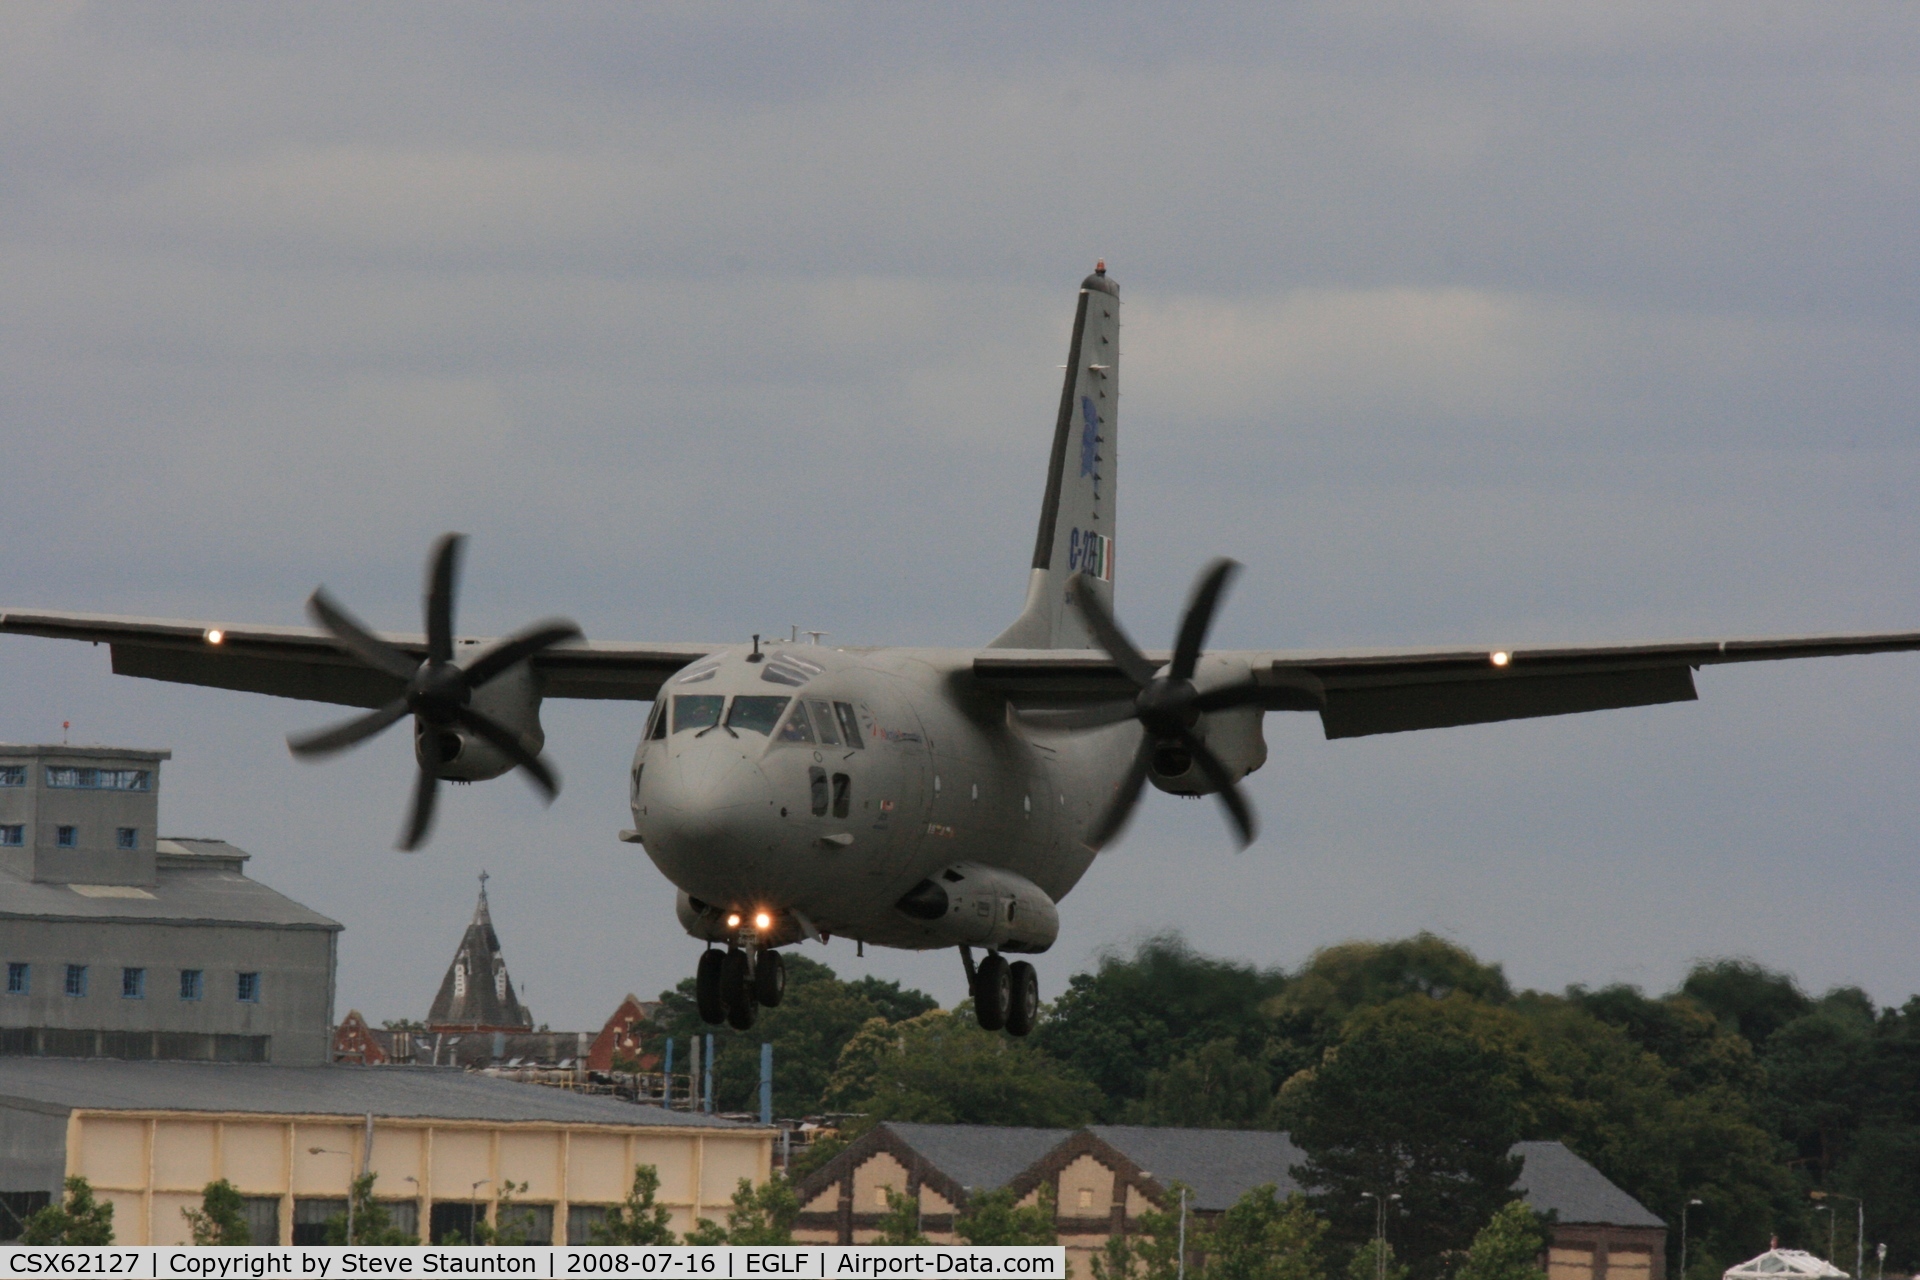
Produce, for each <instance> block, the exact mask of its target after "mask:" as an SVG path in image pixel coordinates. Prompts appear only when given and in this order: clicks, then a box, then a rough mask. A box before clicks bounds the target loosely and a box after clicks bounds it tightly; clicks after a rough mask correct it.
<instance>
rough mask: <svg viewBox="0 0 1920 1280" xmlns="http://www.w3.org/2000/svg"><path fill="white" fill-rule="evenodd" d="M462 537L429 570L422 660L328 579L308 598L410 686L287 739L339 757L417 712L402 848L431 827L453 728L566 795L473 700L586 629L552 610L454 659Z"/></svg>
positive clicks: (297, 750)
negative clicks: (347, 605) (333, 590)
mask: <svg viewBox="0 0 1920 1280" xmlns="http://www.w3.org/2000/svg"><path fill="white" fill-rule="evenodd" d="M465 542H466V537H465V535H463V534H458V533H447V534H442V535H441V536H440V538H439V540H438V541H436V542H435V543H434V544H433V551H432V553H431V555H430V556H429V559H428V568H427V598H426V612H427V656H426V660H425V661H416V660H415V658H414V657H413V655H411V654H409V653H406V652H404V651H402V650H400V649H396V648H395V647H393V646H392V645H390V644H388V643H387V642H386V641H384V640H382V639H380V638H379V637H378V636H376V635H374V634H373V633H372V632H371V631H369V630H368V629H367V628H366V627H365V626H364V625H363V624H362V623H361V622H360V621H359V620H358V619H356V618H355V617H354V616H353V615H352V614H350V613H348V612H347V611H346V610H345V609H343V608H341V607H340V605H339V604H337V603H336V602H335V601H334V599H333V597H331V596H329V595H328V594H327V590H326V588H325V587H321V588H319V589H318V590H316V591H315V592H314V593H313V595H312V596H311V597H309V598H308V600H307V613H308V615H309V616H311V617H312V618H313V620H314V621H315V622H316V623H318V624H319V625H320V626H322V627H324V628H325V629H326V630H327V631H328V632H329V633H330V634H331V635H332V636H333V638H334V639H335V640H336V641H337V642H338V643H339V645H340V647H341V648H343V649H345V650H346V651H347V652H348V653H350V654H352V655H353V656H354V657H356V658H358V659H359V660H360V661H361V662H362V663H364V664H366V665H367V666H369V667H372V668H373V669H374V670H375V671H379V672H381V673H383V674H385V675H389V676H392V677H393V678H394V679H395V680H399V681H401V682H403V684H404V685H405V689H404V691H403V692H402V693H401V695H400V696H399V697H397V698H395V699H394V700H393V701H392V702H389V703H387V704H386V705H385V706H383V707H381V708H379V709H378V710H376V711H371V712H369V713H367V714H366V715H364V716H356V717H354V718H353V719H351V720H347V721H343V722H342V723H340V724H337V725H334V726H333V727H331V728H328V729H322V730H319V731H318V732H315V733H308V734H289V735H288V736H287V746H288V747H289V748H290V749H291V750H292V751H293V754H294V755H296V756H301V757H307V758H317V757H320V756H328V755H332V754H333V753H335V752H337V751H344V750H345V749H346V748H348V747H351V746H355V745H358V744H359V743H361V742H364V741H366V740H367V739H368V738H371V737H373V736H374V735H375V734H378V733H380V732H381V731H382V730H384V729H386V728H387V727H388V726H390V725H392V724H394V723H395V722H396V721H398V720H399V719H400V718H401V717H402V716H405V715H407V714H409V713H411V714H412V715H413V718H414V721H415V724H416V726H417V729H418V732H417V733H416V735H415V738H416V742H417V744H418V746H417V753H418V756H419V760H420V774H419V777H418V778H416V779H415V781H414V787H413V804H412V807H411V810H410V812H409V814H408V817H407V825H406V829H405V831H404V832H402V834H401V837H400V844H399V847H400V848H401V849H403V850H406V851H408V852H412V851H413V850H415V849H417V848H419V847H420V845H421V844H422V843H423V842H424V841H425V840H426V838H427V832H428V831H429V830H430V829H431V828H432V826H433V810H434V802H435V800H436V799H437V798H438V794H439V788H440V774H439V772H438V769H439V768H440V767H442V766H444V765H445V764H446V763H447V759H446V757H445V756H444V755H443V754H442V753H443V751H444V747H443V745H442V738H443V734H445V733H446V732H448V731H451V730H453V729H456V728H459V729H465V730H466V731H467V732H469V733H471V734H473V735H474V736H475V737H477V738H481V739H484V740H485V741H486V742H487V743H488V744H489V745H491V746H492V747H494V748H495V749H496V750H498V751H499V752H500V754H501V755H503V756H505V757H506V758H507V759H509V760H511V761H512V762H513V763H514V764H515V765H517V766H518V767H520V768H522V769H524V770H526V772H527V776H528V777H529V778H531V779H532V780H533V783H534V786H535V787H537V788H538V789H539V791H540V793H541V794H542V795H543V796H544V797H545V798H546V800H547V801H548V803H551V802H552V801H553V798H554V797H555V796H557V795H559V794H560V779H559V778H558V777H557V776H556V775H555V774H554V771H553V768H552V766H550V765H549V764H547V762H546V761H544V760H542V759H541V758H540V757H539V756H538V755H536V754H535V753H533V752H531V751H529V750H527V748H526V747H525V745H523V744H522V742H521V740H520V735H518V734H516V733H514V732H513V730H511V729H509V728H507V727H506V726H505V725H503V724H501V723H500V722H499V721H497V720H495V719H493V718H492V717H491V716H487V715H484V714H482V713H481V712H479V711H476V710H474V708H473V707H472V705H470V704H471V703H472V701H473V695H474V691H475V690H477V689H480V688H482V687H483V686H485V685H486V684H488V683H489V682H491V681H492V680H494V679H495V678H497V677H498V676H500V675H501V674H503V673H504V672H506V671H507V670H508V669H509V668H511V667H513V666H515V665H517V664H518V663H521V662H524V661H526V660H527V659H528V658H531V657H533V656H534V655H535V654H537V653H539V652H541V651H542V650H544V649H548V648H551V647H552V646H554V645H556V644H559V643H561V642H562V641H565V640H573V639H577V638H579V636H580V628H579V627H577V626H575V625H574V624H573V623H572V622H569V621H568V620H566V619H564V618H550V619H547V620H546V621H544V622H536V623H534V624H533V625H532V626H530V627H527V628H525V629H524V630H522V631H520V632H517V633H516V634H514V635H511V636H508V637H507V638H506V639H504V640H501V641H499V642H497V643H495V644H494V645H492V646H491V647H489V648H487V649H485V650H483V651H482V652H481V653H480V654H479V655H478V656H477V657H475V658H474V659H473V661H471V662H469V663H467V664H466V665H465V666H461V665H459V664H457V663H456V662H454V660H453V597H454V580H455V578H456V577H458V575H459V569H460V550H461V547H462V545H463V544H464V543H465Z"/></svg>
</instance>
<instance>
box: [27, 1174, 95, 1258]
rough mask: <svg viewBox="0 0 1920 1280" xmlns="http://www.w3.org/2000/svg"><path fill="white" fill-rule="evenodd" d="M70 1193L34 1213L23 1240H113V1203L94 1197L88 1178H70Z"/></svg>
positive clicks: (68, 1181)
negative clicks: (58, 1201) (62, 1199)
mask: <svg viewBox="0 0 1920 1280" xmlns="http://www.w3.org/2000/svg"><path fill="white" fill-rule="evenodd" d="M66 1192H67V1197H66V1199H65V1200H64V1201H62V1202H61V1203H59V1204H50V1205H48V1206H47V1207H46V1208H44V1209H41V1210H39V1211H37V1212H36V1213H34V1214H33V1215H31V1216H30V1217H29V1218H28V1219H27V1221H26V1224H25V1225H24V1226H23V1227H22V1228H21V1229H20V1243H21V1244H112V1243H113V1206H112V1205H111V1204H108V1203H106V1202H105V1201H101V1200H95V1199H94V1198H93V1187H92V1186H91V1185H90V1184H89V1183H88V1182H87V1180H86V1179H85V1178H68V1179H67V1181H66Z"/></svg>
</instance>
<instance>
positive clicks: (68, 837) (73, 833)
mask: <svg viewBox="0 0 1920 1280" xmlns="http://www.w3.org/2000/svg"><path fill="white" fill-rule="evenodd" d="M53 842H54V843H55V844H57V845H59V846H60V847H61V848H62V849H71V848H73V847H75V846H76V845H78V844H79V843H80V828H78V827H55V828H54V829H53Z"/></svg>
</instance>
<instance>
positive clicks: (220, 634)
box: [207, 627, 227, 644]
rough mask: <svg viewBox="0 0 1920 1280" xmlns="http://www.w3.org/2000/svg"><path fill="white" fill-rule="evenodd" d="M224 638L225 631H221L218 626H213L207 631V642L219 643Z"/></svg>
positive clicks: (225, 635) (225, 636)
mask: <svg viewBox="0 0 1920 1280" xmlns="http://www.w3.org/2000/svg"><path fill="white" fill-rule="evenodd" d="M226 638H227V633H226V632H224V631H222V630H221V629H220V628H218V627H214V628H212V629H211V630H209V631H208V632H207V643H208V644H219V643H220V642H221V641H222V640H225V639H226Z"/></svg>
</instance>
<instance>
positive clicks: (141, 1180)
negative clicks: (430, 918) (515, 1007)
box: [0, 1059, 774, 1244]
mask: <svg viewBox="0 0 1920 1280" xmlns="http://www.w3.org/2000/svg"><path fill="white" fill-rule="evenodd" d="M773 1136H774V1135H773V1131H772V1130H771V1129H765V1128H759V1127H755V1126H748V1125H741V1124H736V1123H733V1122H730V1121H726V1120H722V1119H719V1118H717V1117H714V1116H709V1115H702V1114H700V1113H698V1112H686V1111H666V1110H662V1109H661V1108H659V1107H647V1106H636V1105H634V1104H633V1103H629V1102H620V1101H616V1100H614V1099H610V1098H603V1097H591V1096H586V1095H582V1094H577V1093H573V1092H570V1091H567V1090H563V1089H549V1088H542V1087H541V1086H539V1085H531V1084H520V1083H516V1082H514V1081H511V1080H502V1079H497V1078H493V1077H490V1076H485V1075H477V1074H473V1073H469V1072H465V1071H459V1070H452V1069H446V1068H441V1069H438V1070H435V1069H433V1068H421V1067H416V1068H411V1069H406V1070H393V1069H385V1070H383V1069H380V1068H368V1067H346V1066H315V1067H284V1066H269V1065H251V1064H226V1063H188V1062H115V1061H104V1060H99V1059H95V1060H91V1061H58V1060H51V1059H16V1060H12V1061H9V1062H6V1063H5V1064H3V1065H0V1227H4V1226H5V1225H6V1224H7V1221H8V1218H9V1212H8V1211H11V1214H12V1215H15V1216H23V1215H24V1214H25V1213H26V1212H30V1211H31V1210H32V1209H34V1208H36V1207H38V1206H40V1205H44V1204H46V1203H47V1202H48V1200H49V1199H50V1198H51V1197H53V1196H55V1195H57V1194H58V1192H59V1189H60V1186H61V1182H62V1180H63V1179H64V1178H66V1177H69V1176H77V1177H83V1178H86V1179H87V1180H88V1182H89V1183H90V1184H91V1185H92V1187H93V1189H94V1192H95V1194H96V1195H97V1196H98V1197H99V1198H100V1199H102V1200H104V1201H106V1202H108V1203H110V1204H112V1205H113V1222H114V1239H115V1242H116V1243H120V1244H178V1243H185V1242H187V1241H188V1239H189V1238H190V1237H189V1235H188V1231H187V1225H186V1220H185V1219H184V1218H183V1217H182V1214H181V1211H182V1210H183V1209H188V1208H197V1207H198V1206H199V1204H200V1198H201V1193H202V1190H203V1188H204V1187H205V1186H206V1184H207V1183H209V1182H212V1181H214V1180H216V1179H219V1178H225V1179H227V1180H228V1181H229V1182H231V1183H232V1184H233V1185H234V1187H235V1188H236V1189H238V1190H239V1191H240V1193H241V1194H242V1195H243V1196H244V1197H246V1213H247V1217H248V1221H249V1224H250V1226H251V1227H252V1229H253V1234H254V1239H255V1240H256V1241H258V1242H263V1243H270V1242H278V1243H281V1244H309V1243H322V1242H323V1241H324V1238H325V1227H326V1223H327V1221H328V1220H329V1219H331V1218H333V1217H335V1216H336V1215H339V1214H343V1213H345V1211H346V1205H347V1192H348V1187H349V1184H350V1182H351V1180H352V1179H353V1178H354V1177H356V1176H358V1175H359V1174H360V1173H361V1172H362V1171H371V1172H372V1173H374V1174H375V1175H376V1180H375V1183H374V1196H375V1198H376V1199H377V1200H379V1201H381V1202H382V1203H383V1204H384V1205H385V1206H386V1207H387V1209H388V1212H389V1214H390V1215H391V1219H392V1221H393V1222H394V1224H395V1225H397V1226H399V1227H400V1228H401V1229H402V1230H405V1231H407V1232H409V1233H410V1234H417V1235H419V1236H421V1238H422V1239H423V1240H427V1241H430V1242H432V1241H442V1240H448V1239H452V1240H464V1239H467V1238H468V1237H469V1235H470V1233H471V1232H472V1231H473V1229H474V1223H475V1221H476V1219H477V1218H485V1219H487V1220H488V1221H494V1222H496V1223H497V1222H498V1221H499V1210H500V1204H501V1198H502V1192H503V1191H504V1190H505V1189H506V1188H507V1187H508V1185H509V1184H510V1183H511V1184H513V1185H514V1186H515V1188H516V1189H515V1190H514V1191H513V1192H512V1194H511V1205H512V1212H513V1217H514V1219H515V1220H516V1222H517V1223H518V1224H519V1225H520V1227H521V1228H522V1229H523V1230H524V1231H525V1232H526V1234H527V1237H528V1239H529V1242H530V1243H559V1244H566V1243H586V1242H587V1241H588V1239H589V1233H590V1232H591V1230H592V1227H593V1226H594V1224H596V1223H597V1222H599V1221H600V1220H601V1219H602V1218H603V1217H604V1216H605V1214H606V1211H607V1209H608V1208H609V1207H610V1206H612V1205H614V1204H616V1203H618V1202H619V1201H620V1200H622V1199H623V1198H624V1197H625V1196H626V1195H627V1193H628V1191H629V1190H630V1188H631V1187H632V1185H633V1170H634V1167H635V1166H636V1165H641V1164H650V1165H652V1166H654V1167H655V1168H656V1169H657V1170H658V1171H659V1174H660V1192H659V1202H660V1203H661V1204H664V1205H666V1206H667V1207H668V1208H669V1209H671V1210H672V1212H673V1225H674V1229H675V1230H676V1231H683V1232H684V1231H686V1230H688V1229H689V1228H691V1227H692V1226H693V1225H694V1220H695V1219H696V1218H699V1217H702V1216H705V1217H719V1216H721V1215H722V1214H723V1213H724V1212H725V1210H726V1208H727V1206H728V1204H729V1202H730V1200H731V1197H732V1195H733V1191H734V1188H735V1186H736V1185H737V1183H738V1182H739V1180H740V1179H741V1178H748V1179H751V1180H752V1181H754V1182H756V1183H758V1182H762V1181H765V1180H766V1178H767V1177H768V1176H769V1173H770V1171H771V1168H772V1164H771V1161H772V1145H773ZM521 1183H525V1184H526V1189H525V1190H524V1191H522V1190H518V1189H517V1188H518V1185H519V1184H521ZM12 1234H13V1232H10V1231H5V1230H0V1236H8V1235H12Z"/></svg>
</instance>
